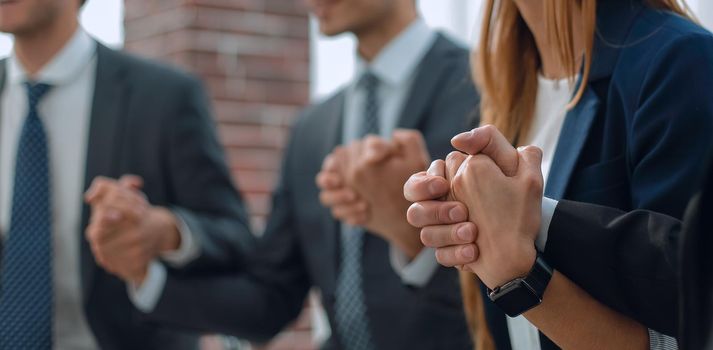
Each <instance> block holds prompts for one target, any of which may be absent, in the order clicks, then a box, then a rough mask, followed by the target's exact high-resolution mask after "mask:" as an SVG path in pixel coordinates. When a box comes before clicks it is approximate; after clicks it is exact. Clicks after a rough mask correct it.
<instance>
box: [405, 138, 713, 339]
mask: <svg viewBox="0 0 713 350" xmlns="http://www.w3.org/2000/svg"><path fill="white" fill-rule="evenodd" d="M486 139H487V138H483V139H482V140H481V142H478V143H479V144H483V143H484V142H486ZM491 144H494V145H495V146H494V147H490V149H488V150H483V152H482V154H485V155H487V156H493V155H495V154H498V155H500V159H495V162H496V163H497V164H498V166H500V167H501V168H502V169H509V168H513V167H515V168H517V167H521V166H522V161H520V163H521V164H520V165H518V164H517V163H518V162H517V161H515V162H512V160H513V159H516V158H517V157H515V158H513V157H512V155H515V154H516V153H517V152H515V150H514V149H513V148H512V147H511V146H510V145H509V144H507V143H506V142H499V143H498V142H493V143H491ZM471 148H472V149H473V150H476V149H480V147H479V146H477V145H475V144H473V145H471ZM507 154H509V156H503V155H507ZM709 158H710V157H709ZM712 160H713V159H712ZM707 169H708V170H707V172H705V175H706V176H704V177H702V178H703V179H705V180H704V182H703V186H702V187H701V189H700V191H699V192H698V194H697V195H696V196H695V197H694V199H693V200H692V201H691V202H690V204H689V205H688V209H687V210H686V215H685V220H684V221H683V222H681V221H680V220H678V219H675V218H673V217H670V216H667V215H664V214H659V213H654V212H651V211H647V210H635V211H631V212H628V213H627V212H624V211H621V210H619V209H615V208H608V207H604V206H599V205H595V204H589V203H579V202H572V201H566V200H562V201H559V202H558V203H556V206H555V208H554V211H553V213H551V214H549V215H543V220H542V225H547V227H548V229H547V230H546V232H547V240H548V246H547V249H546V250H545V251H544V257H545V259H547V261H548V263H550V264H551V265H552V267H553V268H555V269H557V270H558V271H560V272H561V273H562V274H564V275H566V276H567V277H568V278H570V279H572V281H574V282H576V283H577V284H578V285H579V286H580V287H582V288H583V289H584V290H586V291H591V290H599V291H600V292H599V295H603V297H598V299H599V300H600V301H601V302H603V303H604V304H606V305H608V306H610V307H613V308H617V309H625V310H630V311H629V312H628V313H627V316H629V317H631V318H633V319H635V320H637V321H639V322H641V323H643V324H645V325H646V326H648V327H650V328H651V329H654V330H657V331H660V332H664V333H666V334H678V340H679V347H680V348H682V349H713V342H712V341H713V269H712V268H711V265H710V264H709V263H708V262H707V255H708V254H710V251H711V249H712V248H713V240H712V239H711V235H710V231H711V229H712V228H713V216H711V215H710V214H711V213H713V192H712V191H713V162H711V163H710V166H709V167H708V168H707ZM528 172H529V173H530V175H533V176H540V175H539V174H538V173H539V167H534V168H532V169H530V170H529V171H528ZM431 175H433V174H431ZM431 175H427V174H423V173H421V174H418V175H416V176H414V177H412V178H411V179H410V180H409V183H408V184H407V186H406V196H407V197H409V198H412V199H415V198H437V197H440V196H441V195H442V192H443V191H442V190H438V191H436V192H433V191H431V190H430V189H431V188H434V187H433V186H432V185H433V184H434V183H437V184H438V185H437V186H442V185H444V184H443V180H440V179H438V178H437V177H436V176H431ZM532 185H534V182H533V184H532ZM446 191H447V189H446ZM527 191H528V190H527V186H526V187H520V188H518V192H527ZM540 191H541V190H540ZM521 204H522V205H512V206H510V207H511V208H520V209H522V210H523V212H522V213H524V211H526V210H530V209H532V208H537V207H538V206H539V204H540V203H539V199H537V198H534V200H532V201H529V202H526V201H522V202H521ZM453 205H455V203H452V202H451V203H448V202H441V203H436V202H429V203H420V204H418V205H415V206H413V207H412V208H411V210H410V212H409V216H410V220H411V222H412V223H414V224H415V225H418V226H429V225H431V224H433V223H441V224H445V222H444V221H443V220H442V219H438V218H437V217H436V214H437V212H438V211H439V210H440V211H441V212H442V211H444V210H448V209H450V208H451V207H452V206H453ZM535 210H539V209H535ZM522 213H521V212H520V211H516V212H512V211H511V212H510V213H508V215H510V216H513V217H523V216H522V215H521V214H522ZM547 216H549V217H550V219H551V221H550V220H546V219H545V217H547ZM548 221H549V224H547V223H546V222H548ZM525 224H526V225H529V226H530V227H531V228H532V230H530V231H533V232H536V231H537V230H538V229H539V227H540V225H541V222H540V220H531V221H528V222H526V223H525ZM444 228H445V227H444ZM540 232H542V231H540ZM422 235H423V236H422V237H423V239H424V241H425V242H427V243H428V244H429V245H431V246H436V247H440V248H439V254H440V257H439V261H441V262H443V263H444V264H446V265H467V264H471V263H472V262H473V261H477V260H478V259H479V257H478V256H475V257H472V256H470V257H466V256H465V255H464V254H463V253H462V250H463V249H470V248H466V247H470V244H472V242H466V241H462V240H461V241H459V240H458V239H457V238H455V237H454V236H453V235H449V232H448V230H439V229H435V227H431V228H428V229H425V230H424V231H423V232H422ZM538 240H539V238H538ZM531 243H534V242H531ZM476 255H477V254H476ZM511 260H517V259H511ZM676 286H678V288H677V287H676ZM603 290H606V291H605V292H602V291H603ZM650 346H651V348H652V349H653V348H655V349H659V348H661V349H672V348H675V346H676V343H675V340H673V339H671V338H668V339H667V337H662V336H660V335H656V334H652V338H651V343H650Z"/></svg>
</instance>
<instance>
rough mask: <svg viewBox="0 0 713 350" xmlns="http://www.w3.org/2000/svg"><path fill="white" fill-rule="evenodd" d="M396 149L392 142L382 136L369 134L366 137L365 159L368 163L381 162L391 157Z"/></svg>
mask: <svg viewBox="0 0 713 350" xmlns="http://www.w3.org/2000/svg"><path fill="white" fill-rule="evenodd" d="M394 151H396V147H395V146H394V144H392V143H391V142H388V141H386V140H384V139H383V138H381V137H378V136H374V135H369V136H367V137H365V138H364V153H363V157H364V158H363V159H364V161H365V162H367V163H371V164H374V163H379V162H382V161H384V160H386V158H388V157H390V156H391V155H392V154H394Z"/></svg>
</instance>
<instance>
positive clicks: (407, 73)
mask: <svg viewBox="0 0 713 350" xmlns="http://www.w3.org/2000/svg"><path fill="white" fill-rule="evenodd" d="M435 41H436V33H435V32H434V31H433V30H432V29H431V28H429V27H428V26H427V25H426V23H424V22H423V20H421V19H417V20H415V21H414V22H413V23H411V25H409V26H408V27H407V28H406V29H404V31H403V32H401V34H399V35H398V36H397V37H396V38H394V39H393V40H392V41H391V42H390V43H389V44H388V45H387V46H385V47H384V48H383V49H382V50H381V52H379V54H378V55H377V56H376V57H375V58H374V59H373V60H372V61H371V62H366V61H365V60H364V59H363V58H361V57H357V69H356V74H355V78H354V81H353V82H352V83H351V84H350V85H349V86H348V87H347V89H346V96H345V103H344V130H343V135H342V140H343V143H344V144H345V145H346V144H349V143H350V142H352V141H354V140H356V139H358V138H360V137H361V136H362V135H360V134H359V133H360V131H361V127H362V123H363V120H364V116H363V114H364V106H365V104H366V91H365V90H364V89H363V88H362V87H361V86H360V85H359V80H360V79H361V77H362V76H363V75H364V73H366V72H367V71H368V72H371V73H372V74H374V75H375V76H376V77H377V78H378V79H379V83H380V84H379V89H378V91H377V98H378V100H379V107H380V110H379V112H380V113H379V131H380V132H381V136H382V137H384V138H386V139H391V134H392V133H393V132H394V129H396V127H397V126H398V123H399V121H400V120H399V119H400V118H401V112H402V111H403V109H404V107H405V105H406V103H407V102H408V101H407V99H408V98H409V96H410V95H411V90H412V88H413V83H414V80H415V79H416V75H417V73H418V71H419V69H418V68H419V65H420V63H421V61H422V60H423V58H424V57H425V56H426V54H427V53H428V51H429V50H430V49H431V47H433V44H434V43H435ZM342 229H343V230H344V229H349V227H348V225H346V224H343V225H342ZM390 252H391V253H390V258H391V264H392V267H393V268H394V271H396V273H397V274H398V275H399V276H400V277H401V279H402V280H403V281H404V283H406V284H409V285H413V286H418V287H421V286H424V285H426V284H427V283H428V281H429V280H430V279H431V277H432V276H433V273H434V272H435V271H436V269H437V268H438V263H437V261H436V258H435V252H434V250H433V249H430V248H424V249H423V250H422V251H421V253H419V255H418V256H416V258H415V259H413V260H412V261H409V259H408V257H406V255H405V254H404V253H403V252H401V251H400V250H399V249H398V248H396V247H393V246H392V247H391V250H390Z"/></svg>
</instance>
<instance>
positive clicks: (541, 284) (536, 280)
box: [524, 252, 554, 299]
mask: <svg viewBox="0 0 713 350" xmlns="http://www.w3.org/2000/svg"><path fill="white" fill-rule="evenodd" d="M553 273H554V270H553V269H552V267H550V265H549V264H547V262H546V261H545V259H544V257H543V256H542V254H540V253H539V252H537V259H535V264H534V265H533V266H532V269H531V270H530V273H529V274H528V275H527V276H526V277H525V278H524V280H525V282H526V283H527V285H528V286H529V287H530V288H531V289H532V291H533V292H535V294H537V296H538V297H539V298H540V299H542V296H543V295H544V294H545V289H547V285H548V284H549V283H550V279H552V274H553Z"/></svg>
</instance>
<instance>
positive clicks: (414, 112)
mask: <svg viewBox="0 0 713 350" xmlns="http://www.w3.org/2000/svg"><path fill="white" fill-rule="evenodd" d="M344 98H345V96H344V92H343V91H342V92H339V93H337V94H336V95H335V96H333V97H332V98H330V99H328V100H327V101H325V102H323V103H321V104H318V105H316V106H313V107H311V108H309V109H307V110H306V111H305V112H304V114H303V115H302V116H301V117H300V118H299V120H298V121H297V124H296V125H295V126H294V130H293V132H292V139H291V142H290V143H289V145H288V147H287V148H286V152H287V154H286V156H285V160H284V164H283V169H282V178H281V180H280V183H279V185H278V188H277V190H276V192H275V195H274V202H273V213H272V216H271V217H270V220H269V222H268V226H267V230H266V233H265V235H264V238H263V239H262V240H261V245H260V249H259V250H258V252H257V253H256V254H255V260H254V261H253V263H252V264H251V265H250V268H249V269H248V271H247V272H243V273H235V274H224V275H222V276H216V277H215V278H212V279H211V278H205V277H197V278H194V279H192V278H179V277H176V276H169V279H168V281H167V285H166V289H165V291H164V294H163V297H162V298H161V301H160V302H159V303H158V305H157V307H156V310H155V312H154V313H153V315H152V316H153V317H154V318H155V319H157V320H160V321H161V322H171V323H173V324H180V325H182V326H189V327H194V328H197V329H202V330H212V331H218V332H222V333H229V334H234V335H237V336H240V337H243V338H247V339H250V340H256V341H264V340H268V339H269V338H271V337H272V336H274V335H275V334H277V333H278V332H279V331H280V330H281V329H283V328H284V327H285V326H286V325H287V324H288V323H290V322H291V321H292V320H294V319H295V318H296V316H297V315H298V314H299V312H300V310H301V309H302V306H303V303H304V301H305V297H306V295H307V292H308V291H309V289H310V288H311V287H316V288H318V289H319V291H320V292H321V296H322V302H323V304H324V307H325V309H326V311H327V314H328V316H329V319H330V321H332V322H333V321H334V303H335V286H336V280H337V273H338V261H339V258H338V257H339V251H340V249H339V247H340V245H339V223H338V222H337V221H335V220H334V219H333V218H332V216H331V215H330V212H329V210H328V209H326V208H324V207H323V206H322V205H321V204H320V203H319V198H318V189H317V187H316V185H315V177H316V175H317V173H318V172H319V170H320V168H321V165H322V161H323V159H324V158H325V156H326V155H327V154H329V153H330V152H331V151H332V150H333V148H334V147H335V146H337V145H338V144H339V143H340V139H341V135H342V118H343V110H344ZM476 104H477V95H476V92H475V90H474V87H473V86H472V84H471V83H470V75H469V67H468V52H467V51H466V50H465V49H463V48H461V47H460V46H457V45H456V44H454V43H453V42H451V41H450V40H448V39H446V38H445V37H443V36H440V35H439V37H438V39H437V41H436V42H435V44H434V46H433V47H432V48H431V50H430V51H429V52H428V54H427V55H426V56H425V58H424V60H423V62H422V63H421V64H420V68H419V72H418V74H417V78H416V81H415V84H414V87H413V90H412V91H411V92H410V97H409V99H408V102H407V104H406V107H405V110H404V111H403V113H402V116H401V118H400V122H399V126H400V127H402V128H411V129H418V130H420V131H421V132H423V134H424V136H425V138H426V141H427V143H428V148H429V151H430V153H431V156H432V157H434V158H442V157H444V156H445V155H446V154H447V153H448V152H449V151H450V150H451V146H450V142H449V140H450V138H451V137H452V136H453V135H455V134H456V133H458V132H460V131H462V130H464V129H465V128H466V121H467V116H468V114H470V113H472V112H473V111H474V110H475V108H476ZM388 250H389V247H388V245H387V243H386V242H385V241H383V240H382V239H380V238H378V237H377V236H375V235H367V236H366V239H365V247H364V259H363V261H364V266H363V274H364V292H365V297H366V304H367V309H368V310H367V313H368V318H369V321H370V326H371V330H372V334H373V337H374V341H375V343H376V346H377V347H378V348H379V349H434V350H435V349H472V344H471V341H470V337H469V335H468V329H467V327H466V323H465V316H464V313H463V311H462V305H461V297H460V289H459V286H458V280H457V275H456V273H455V271H454V270H452V269H445V268H441V269H439V270H438V272H437V273H436V275H435V277H434V278H433V279H432V281H431V282H430V283H429V285H428V286H426V287H425V288H423V289H412V288H410V287H407V286H405V285H404V284H403V283H402V281H401V279H400V278H399V277H398V276H397V275H396V273H395V272H394V271H393V269H392V267H391V264H390V262H389V253H388ZM332 326H333V327H332V328H333V329H336V328H335V327H334V324H333V323H332ZM337 338H338V337H334V336H333V337H332V339H331V340H330V341H329V342H328V344H326V345H325V348H329V349H338V348H341V345H340V344H339V341H338V339H337Z"/></svg>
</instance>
